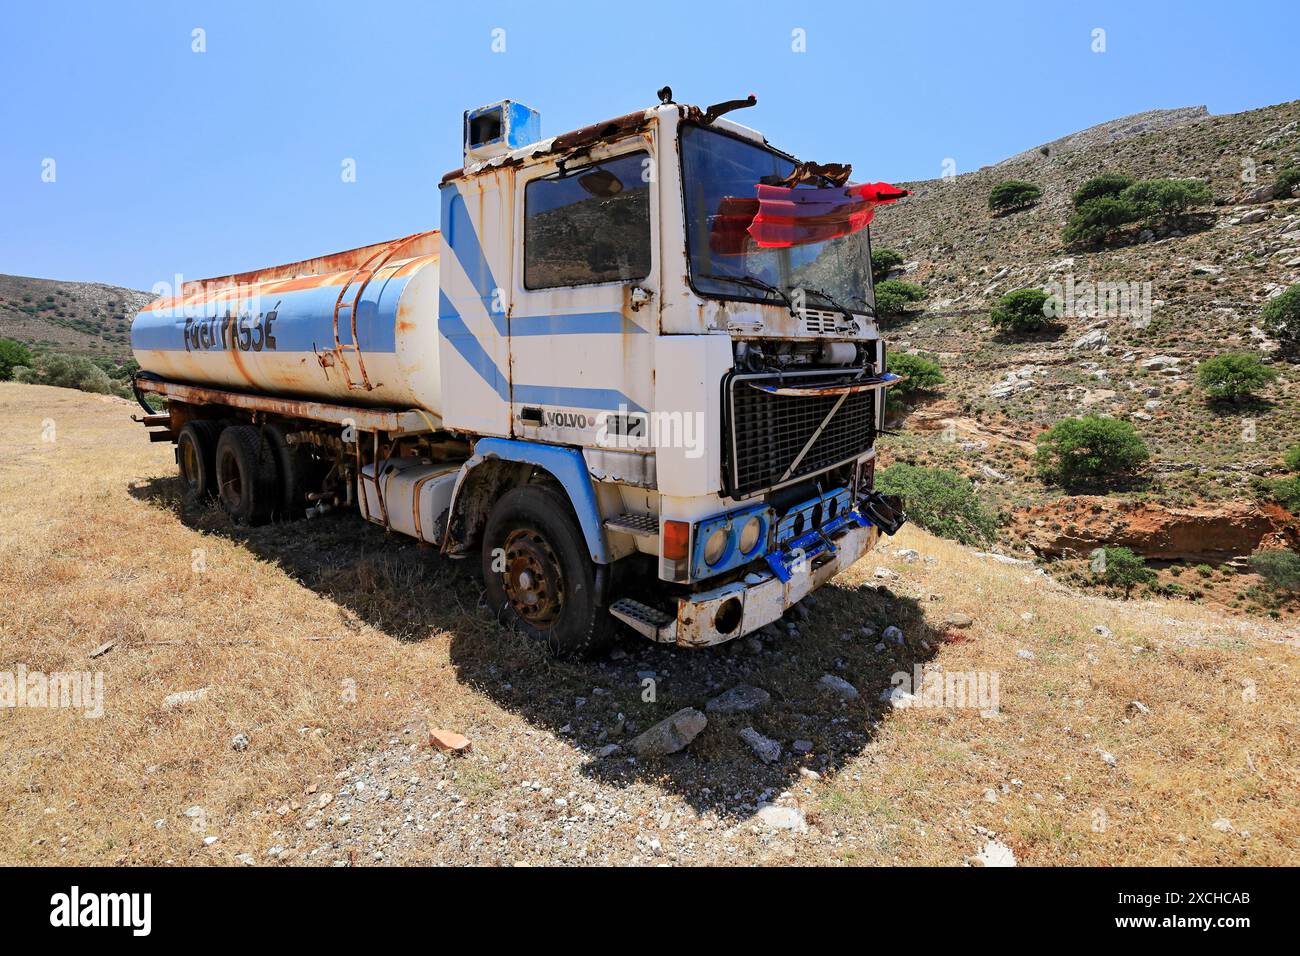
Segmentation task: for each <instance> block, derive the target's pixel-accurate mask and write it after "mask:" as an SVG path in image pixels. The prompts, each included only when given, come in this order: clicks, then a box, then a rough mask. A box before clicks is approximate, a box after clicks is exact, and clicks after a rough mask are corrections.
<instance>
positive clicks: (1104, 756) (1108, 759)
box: [1097, 750, 1119, 767]
mask: <svg viewBox="0 0 1300 956" xmlns="http://www.w3.org/2000/svg"><path fill="white" fill-rule="evenodd" d="M1097 755H1098V756H1099V757H1101V761H1102V763H1104V764H1107V765H1109V766H1111V767H1117V766H1119V761H1118V760H1116V759H1115V755H1114V754H1113V753H1108V752H1107V751H1105V750H1099V751H1097Z"/></svg>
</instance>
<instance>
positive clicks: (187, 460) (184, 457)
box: [181, 439, 199, 490]
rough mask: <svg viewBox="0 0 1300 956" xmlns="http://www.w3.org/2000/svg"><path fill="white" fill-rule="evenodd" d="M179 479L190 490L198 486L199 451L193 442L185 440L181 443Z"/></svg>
mask: <svg viewBox="0 0 1300 956" xmlns="http://www.w3.org/2000/svg"><path fill="white" fill-rule="evenodd" d="M181 477H182V478H184V479H185V484H186V486H187V487H188V488H189V489H190V490H194V489H196V488H198V486H199V450H198V449H197V448H195V447H194V442H193V441H191V440H188V439H187V440H186V441H183V442H181Z"/></svg>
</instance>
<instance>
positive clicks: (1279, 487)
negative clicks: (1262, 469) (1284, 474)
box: [1255, 475, 1300, 514]
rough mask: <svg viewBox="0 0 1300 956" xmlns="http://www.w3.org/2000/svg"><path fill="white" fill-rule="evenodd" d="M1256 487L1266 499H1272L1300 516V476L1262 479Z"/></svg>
mask: <svg viewBox="0 0 1300 956" xmlns="http://www.w3.org/2000/svg"><path fill="white" fill-rule="evenodd" d="M1255 486H1256V488H1257V490H1258V491H1259V492H1260V493H1261V494H1263V495H1264V496H1265V497H1266V498H1272V499H1273V500H1274V501H1276V502H1277V503H1278V504H1280V505H1281V506H1282V507H1283V508H1285V509H1286V510H1287V511H1290V512H1291V513H1292V514H1300V475H1297V476H1294V477H1291V478H1260V479H1257V480H1256V482H1255Z"/></svg>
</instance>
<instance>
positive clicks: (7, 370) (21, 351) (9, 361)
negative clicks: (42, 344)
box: [0, 339, 32, 382]
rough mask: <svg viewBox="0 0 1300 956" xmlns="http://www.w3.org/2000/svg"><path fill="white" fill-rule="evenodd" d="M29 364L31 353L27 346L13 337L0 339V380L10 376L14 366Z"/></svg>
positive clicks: (30, 362) (2, 380)
mask: <svg viewBox="0 0 1300 956" xmlns="http://www.w3.org/2000/svg"><path fill="white" fill-rule="evenodd" d="M31 364H32V353H31V352H30V351H29V350H28V348H27V346H25V345H23V343H21V342H15V341H14V340H13V339H0V382H5V381H8V380H9V379H10V378H12V377H13V373H14V369H15V368H17V367H19V366H30V365H31Z"/></svg>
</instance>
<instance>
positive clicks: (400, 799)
mask: <svg viewBox="0 0 1300 956" xmlns="http://www.w3.org/2000/svg"><path fill="white" fill-rule="evenodd" d="M132 409H133V407H132V406H131V405H130V404H129V403H126V402H123V401H121V400H118V399H110V398H104V397H100V396H93V395H86V394H82V393H78V392H72V391H66V390H61V389H53V388H45V387H40V386H23V385H13V384H9V383H4V384H0V587H2V588H3V593H4V595H5V598H4V604H3V608H2V609H0V676H3V674H5V673H6V672H7V673H10V674H15V673H17V672H18V671H19V669H20V668H25V670H26V672H27V673H29V674H30V673H34V672H41V673H44V674H47V675H48V674H55V673H64V672H73V671H76V672H91V673H92V674H94V673H96V672H97V673H100V674H102V691H103V692H102V714H101V715H100V716H87V714H88V713H90V712H91V711H93V710H94V708H93V707H90V706H88V705H86V702H83V706H82V707H81V708H77V707H53V708H51V707H36V706H15V707H5V708H2V709H0V749H2V750H3V753H4V754H5V760H4V763H3V766H2V767H0V862H3V863H10V864H53V863H94V864H110V865H112V864H116V865H132V864H146V863H176V864H187V865H194V864H243V865H284V864H316V865H378V864H381V863H389V864H398V863H415V864H435V863H436V864H461V863H472V864H492V865H496V864H576V863H601V864H627V863H632V864H649V865H656V864H662V863H667V864H717V863H723V864H725V863H738V864H766V863H772V864H781V863H803V864H900V863H901V864H938V865H961V864H965V863H967V862H971V861H972V860H973V859H974V860H982V861H987V862H994V861H1002V862H1005V861H1007V860H1009V859H1010V858H1011V856H1012V855H1013V856H1014V859H1015V861H1016V862H1017V863H1019V864H1020V865H1053V864H1088V865H1105V864H1119V863H1134V864H1210V863H1215V864H1270V865H1273V864H1291V865H1295V864H1296V863H1298V862H1300V812H1298V808H1297V802H1298V800H1297V794H1300V787H1298V786H1297V766H1298V765H1297V749H1298V748H1297V743H1296V741H1297V739H1298V738H1300V735H1298V734H1297V727H1296V716H1295V715H1296V713H1297V703H1300V701H1298V699H1297V698H1300V690H1298V683H1300V682H1298V681H1297V675H1296V660H1297V659H1296V635H1295V634H1294V633H1290V632H1289V630H1288V628H1286V627H1285V626H1283V625H1279V624H1270V623H1268V622H1261V621H1251V620H1239V619H1234V620H1228V619H1225V618H1223V617H1222V616H1221V615H1216V614H1214V613H1213V612H1210V611H1207V610H1206V609H1203V608H1200V607H1198V606H1196V605H1194V604H1190V603H1188V602H1181V601H1170V602H1165V601H1131V602H1122V601H1111V600H1107V599H1103V598H1098V597H1094V596H1085V595H1081V594H1078V593H1076V592H1074V591H1071V590H1069V589H1068V588H1065V587H1063V586H1061V585H1059V584H1057V583H1056V582H1054V581H1053V580H1052V579H1051V578H1049V577H1047V576H1046V575H1045V574H1042V573H1039V572H1037V571H1036V569H1035V568H1034V567H1033V566H1032V565H1028V564H1024V563H1011V562H1009V561H1008V560H1006V559H1002V560H999V559H997V558H994V557H989V556H983V555H980V554H977V553H976V552H973V551H971V550H969V549H966V548H962V547H960V546H958V545H955V544H953V543H951V542H947V541H943V540H940V539H936V538H934V537H931V536H929V535H927V534H925V533H923V532H920V531H918V530H915V529H913V528H907V529H904V531H903V532H902V533H900V534H899V535H898V536H897V537H896V538H894V539H892V540H889V541H888V542H887V543H886V545H885V546H883V547H882V548H881V549H880V550H879V551H878V552H877V553H875V554H872V555H869V556H868V557H866V558H865V559H864V560H863V561H862V562H860V563H859V564H858V565H856V566H855V567H854V568H852V569H850V570H849V571H847V572H845V573H844V574H842V575H840V576H839V577H838V578H837V579H836V580H835V581H834V582H833V584H832V585H830V586H828V587H827V588H824V589H823V590H822V591H820V592H818V594H817V595H816V596H815V598H814V600H812V601H810V602H805V604H806V605H810V606H804V607H801V608H800V609H797V610H796V611H795V612H794V613H793V614H792V615H791V616H790V617H791V620H790V622H789V624H788V625H782V627H780V628H776V629H773V632H772V633H768V634H765V635H762V636H759V637H753V638H748V639H745V640H742V641H736V642H732V643H731V644H730V645H726V646H723V647H721V648H717V649H713V650H705V651H684V650H677V649H664V648H658V647H654V646H651V645H650V644H648V643H647V642H645V641H644V640H642V639H640V638H637V637H635V636H633V635H628V636H627V637H625V638H624V639H623V640H622V642H621V643H620V644H619V645H618V647H617V648H616V649H615V650H614V651H613V652H612V653H611V654H608V655H605V656H603V657H602V658H600V659H598V660H594V661H585V662H555V661H552V660H550V659H548V658H547V657H546V656H545V655H544V654H543V653H541V652H540V650H539V649H538V648H536V647H534V646H531V645H530V644H528V643H527V642H526V641H524V640H523V639H521V638H518V637H515V636H513V635H510V634H507V633H505V632H503V631H502V630H500V629H499V628H497V626H496V625H495V623H494V622H493V621H492V620H491V618H490V616H489V615H488V613H487V612H486V611H485V610H484V608H483V607H482V606H481V603H480V590H481V589H480V587H479V585H478V582H477V579H476V576H475V574H474V573H473V572H474V568H472V567H469V566H467V564H465V563H460V564H457V563H452V562H446V561H443V560H441V559H439V558H438V557H437V555H436V554H434V553H433V552H432V551H431V550H429V549H426V548H421V547H419V546H417V545H415V544H413V543H407V542H406V541H405V540H404V539H402V538H399V537H396V536H388V535H385V533H384V532H383V531H381V530H380V529H378V528H376V527H374V526H372V525H367V524H366V523H365V522H363V521H362V520H361V519H360V518H359V517H356V516H353V515H340V516H328V517H325V518H322V519H317V520H314V521H302V522H297V523H289V524H279V525H274V526H269V527H264V528H259V529H253V530H240V529H235V528H233V527H231V526H230V525H229V524H228V523H227V522H226V520H225V519H224V517H223V516H221V515H220V514H219V513H217V512H214V511H211V510H207V511H202V512H195V513H186V512H185V511H184V510H183V509H182V508H181V507H180V505H179V501H178V493H179V488H178V483H177V481H176V480H175V478H174V474H175V466H174V463H173V460H172V448H171V446H170V445H158V444H154V445H151V444H149V443H148V441H147V440H146V437H145V433H144V430H143V429H142V428H141V427H140V426H138V425H135V424H133V423H132V422H131V421H130V418H129V416H130V415H131V413H132ZM878 569H879V570H878ZM890 626H892V627H897V628H898V629H899V630H900V631H901V640H900V639H898V636H897V635H895V634H894V632H892V631H889V632H887V631H886V628H888V627H890ZM110 642H111V647H108V648H107V649H105V647H104V646H105V645H107V644H109V643H110ZM92 652H99V653H98V656H95V657H91V654H92ZM927 664H928V665H930V666H931V667H935V666H937V667H941V668H942V669H943V673H944V674H946V675H947V676H948V678H950V679H951V680H949V681H948V682H947V683H948V684H950V685H951V686H952V687H955V688H958V689H959V688H960V687H962V686H966V685H965V684H964V683H963V681H964V680H965V675H971V676H972V677H973V678H974V679H975V680H976V686H983V687H984V688H985V689H986V690H990V689H991V686H992V685H991V681H992V680H994V679H996V682H997V683H996V689H997V693H996V695H995V697H993V698H992V703H993V706H991V707H985V708H981V707H980V706H972V705H973V704H974V703H975V702H974V701H973V700H971V699H967V700H961V699H960V697H959V695H957V694H956V691H955V690H953V691H951V692H950V693H949V694H948V695H947V696H946V697H944V698H943V699H935V698H934V697H933V695H931V696H930V697H927V691H926V689H927V688H929V689H933V688H934V687H936V686H938V687H940V688H943V686H944V685H943V684H942V683H938V684H936V683H934V682H935V681H938V679H939V678H938V675H937V674H936V673H934V672H932V673H931V674H930V675H929V677H927V679H926V682H925V684H924V685H923V688H922V691H921V694H920V697H919V698H917V699H916V700H915V701H910V703H911V706H894V704H893V703H891V701H890V700H889V699H888V698H889V692H890V690H891V687H892V683H893V682H894V681H895V676H894V675H900V674H906V673H911V672H913V668H914V667H919V666H923V665H927ZM827 674H830V675H834V676H837V677H840V678H843V679H844V680H846V681H848V682H849V683H850V684H852V685H853V687H854V688H856V689H857V691H858V692H859V696H858V697H857V698H856V699H844V698H843V697H841V696H839V695H837V694H834V693H828V692H827V691H825V690H824V689H823V688H822V686H821V685H820V684H819V681H821V679H822V678H823V676H824V675H827ZM980 680H983V682H984V683H983V684H982V685H979V684H978V681H980ZM739 684H746V685H751V686H753V687H758V688H761V689H763V690H765V691H767V692H768V693H769V694H770V700H769V701H768V702H767V703H766V704H765V705H764V706H762V707H760V708H759V709H757V710H754V711H752V712H748V713H739V714H731V715H721V714H717V713H708V714H707V715H708V725H707V727H706V728H705V729H704V731H703V732H702V733H701V734H700V735H699V736H698V737H697V738H695V740H694V741H693V742H692V743H691V744H690V746H689V747H688V748H687V749H686V750H684V751H683V752H681V753H678V754H675V755H672V756H669V757H666V758H662V759H659V760H640V759H636V758H634V757H632V756H631V755H630V753H629V751H628V748H627V746H626V744H627V742H628V740H629V739H630V738H632V737H633V736H635V735H636V734H637V733H639V732H640V731H642V730H644V729H645V728H647V727H649V726H651V725H652V724H654V723H655V722H657V721H659V720H661V719H663V718H665V717H667V716H669V715H671V714H672V713H674V712H675V711H677V710H678V709H680V708H683V707H697V708H700V709H701V710H704V708H705V705H706V702H707V701H708V700H710V699H711V698H713V697H715V696H717V695H718V694H719V693H720V692H722V691H724V690H727V689H729V688H731V687H734V686H736V685H739ZM904 689H905V687H904ZM913 689H915V688H913ZM181 692H194V693H189V694H184V695H182V696H181V697H180V698H174V697H173V698H171V699H170V700H169V695H175V694H178V693H181ZM882 694H883V695H884V696H885V698H886V699H883V700H882ZM894 703H896V704H900V705H906V704H908V703H909V700H908V698H906V697H904V696H901V694H897V695H895V701H894ZM983 703H986V704H987V703H990V700H989V699H986V700H985V701H983ZM748 727H753V728H754V730H755V731H757V732H758V733H759V734H761V735H762V736H764V737H766V738H769V739H770V740H772V741H775V742H776V743H777V744H779V746H780V756H779V757H778V758H777V759H776V760H775V761H774V762H772V763H764V762H763V761H762V760H760V759H759V757H758V756H757V755H756V753H755V752H754V751H753V750H751V748H750V747H749V746H748V745H747V744H746V742H745V741H744V740H742V739H741V738H740V737H739V736H738V734H739V732H740V731H741V730H743V729H745V728H748ZM432 728H445V729H450V730H455V731H458V732H461V733H463V734H465V735H466V736H467V737H469V738H470V740H471V741H472V748H471V749H470V751H469V752H468V753H467V754H466V755H464V756H460V757H451V758H449V757H446V756H444V755H442V754H439V753H438V752H437V751H435V750H434V749H433V748H432V747H431V746H430V744H429V731H430V729H432ZM981 854H982V855H981Z"/></svg>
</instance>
